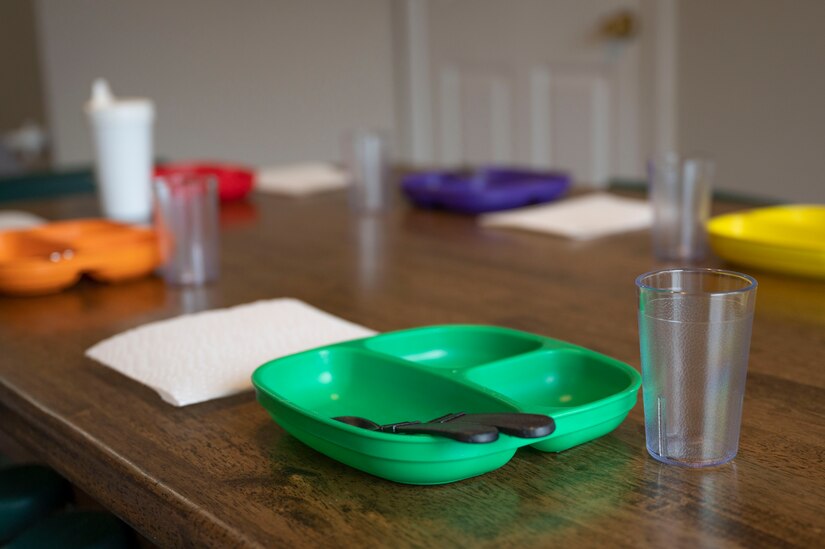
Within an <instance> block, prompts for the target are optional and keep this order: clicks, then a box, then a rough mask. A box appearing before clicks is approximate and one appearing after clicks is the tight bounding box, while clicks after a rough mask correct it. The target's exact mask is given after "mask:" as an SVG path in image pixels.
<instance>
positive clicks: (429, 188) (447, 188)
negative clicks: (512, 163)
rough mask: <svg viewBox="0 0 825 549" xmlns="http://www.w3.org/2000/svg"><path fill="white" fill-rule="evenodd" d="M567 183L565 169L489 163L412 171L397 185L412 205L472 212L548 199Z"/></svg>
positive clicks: (505, 208)
mask: <svg viewBox="0 0 825 549" xmlns="http://www.w3.org/2000/svg"><path fill="white" fill-rule="evenodd" d="M570 183H571V179H570V175H569V174H567V173H565V172H559V171H546V172H541V171H532V170H519V169H512V168H494V167H489V168H483V169H480V170H478V171H476V172H471V173H466V172H459V171H431V172H418V173H413V174H410V175H408V176H406V177H404V179H403V180H402V182H401V186H402V188H403V190H404V193H405V194H406V195H407V197H408V198H409V199H410V200H411V201H412V202H413V203H414V204H415V205H416V206H420V207H422V208H443V209H445V210H452V211H456V212H462V213H469V214H475V213H482V212H493V211H499V210H508V209H511V208H520V207H522V206H528V205H530V204H540V203H543V202H550V201H551V200H555V199H557V198H559V197H561V196H562V195H563V194H564V193H565V192H567V189H568V188H569V187H570Z"/></svg>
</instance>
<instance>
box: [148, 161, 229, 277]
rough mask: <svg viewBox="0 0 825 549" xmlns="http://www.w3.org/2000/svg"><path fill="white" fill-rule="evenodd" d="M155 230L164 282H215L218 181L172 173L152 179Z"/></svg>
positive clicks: (193, 175) (218, 247)
mask: <svg viewBox="0 0 825 549" xmlns="http://www.w3.org/2000/svg"><path fill="white" fill-rule="evenodd" d="M154 196H155V228H156V229H157V232H158V240H159V243H160V251H161V258H162V261H163V263H162V266H161V268H160V272H161V274H162V275H163V278H164V280H165V281H166V282H167V283H168V284H172V285H199V284H205V283H207V282H212V281H214V280H217V278H218V275H219V272H220V271H219V262H220V242H219V230H220V227H219V224H218V223H219V221H218V182H217V179H216V178H215V177H214V176H212V175H195V174H174V175H166V176H163V177H157V178H155V180H154Z"/></svg>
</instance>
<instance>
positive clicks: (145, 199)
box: [86, 80, 155, 223]
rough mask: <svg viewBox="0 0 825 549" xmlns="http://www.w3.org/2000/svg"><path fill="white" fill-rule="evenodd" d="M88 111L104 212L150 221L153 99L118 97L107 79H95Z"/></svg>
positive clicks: (117, 217) (127, 219) (124, 218)
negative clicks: (113, 93) (110, 87)
mask: <svg viewBox="0 0 825 549" xmlns="http://www.w3.org/2000/svg"><path fill="white" fill-rule="evenodd" d="M86 113H87V116H88V119H89V124H90V126H91V130H92V140H93V142H94V148H95V172H96V176H97V177H96V179H97V188H98V194H99V196H100V205H101V209H102V210H103V215H105V216H106V217H108V218H110V219H115V220H117V221H124V222H135V223H146V222H148V221H149V220H150V219H151V217H152V126H153V121H154V118H155V108H154V104H153V103H152V101H150V100H148V99H143V98H132V99H123V98H116V97H114V96H113V95H112V92H111V90H110V89H109V85H108V84H107V83H106V81H105V80H96V81H95V82H94V85H93V87H92V99H91V100H90V101H89V102H88V103H87V104H86Z"/></svg>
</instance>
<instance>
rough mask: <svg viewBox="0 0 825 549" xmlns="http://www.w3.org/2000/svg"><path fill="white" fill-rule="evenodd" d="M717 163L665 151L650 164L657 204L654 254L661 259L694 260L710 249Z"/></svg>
mask: <svg viewBox="0 0 825 549" xmlns="http://www.w3.org/2000/svg"><path fill="white" fill-rule="evenodd" d="M713 175H714V164H713V162H712V161H710V160H707V159H702V158H688V159H682V158H680V157H679V155H677V154H675V153H665V154H661V155H658V156H656V157H654V158H653V159H651V161H650V162H649V163H648V177H649V181H650V202H651V205H652V206H653V229H652V236H653V254H654V255H655V256H656V257H657V258H658V259H661V260H666V261H668V260H681V261H694V260H699V259H702V258H703V257H704V255H705V253H706V251H707V233H706V231H705V224H706V223H707V221H708V216H709V215H710V198H711V190H712V187H713Z"/></svg>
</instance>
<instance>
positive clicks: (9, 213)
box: [0, 210, 46, 231]
mask: <svg viewBox="0 0 825 549" xmlns="http://www.w3.org/2000/svg"><path fill="white" fill-rule="evenodd" d="M45 222H46V220H45V219H43V218H42V217H39V216H36V215H34V214H30V213H29V212H23V211H20V210H0V231H7V230H11V229H28V228H29V227H36V226H37V225H42V224H43V223H45Z"/></svg>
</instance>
